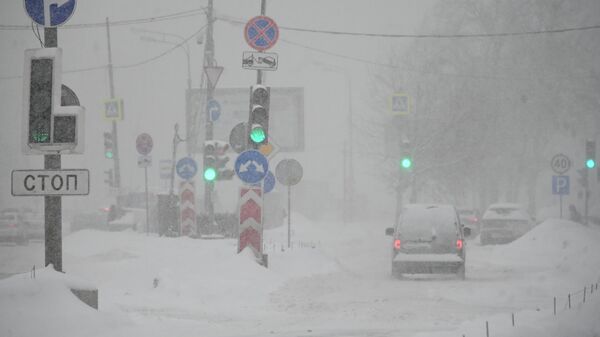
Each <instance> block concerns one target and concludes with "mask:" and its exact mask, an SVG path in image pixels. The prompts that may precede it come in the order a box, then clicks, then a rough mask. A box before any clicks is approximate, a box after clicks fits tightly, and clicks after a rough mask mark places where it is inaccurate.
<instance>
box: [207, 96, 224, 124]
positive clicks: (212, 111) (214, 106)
mask: <svg viewBox="0 0 600 337" xmlns="http://www.w3.org/2000/svg"><path fill="white" fill-rule="evenodd" d="M206 110H207V111H208V116H209V117H210V121H211V122H214V121H216V120H217V119H219V117H220V116H221V104H219V101H217V100H216V99H211V100H209V101H208V103H206Z"/></svg>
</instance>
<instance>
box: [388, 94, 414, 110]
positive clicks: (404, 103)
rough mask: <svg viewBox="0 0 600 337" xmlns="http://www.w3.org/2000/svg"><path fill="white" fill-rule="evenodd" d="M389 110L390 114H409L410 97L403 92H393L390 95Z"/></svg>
mask: <svg viewBox="0 0 600 337" xmlns="http://www.w3.org/2000/svg"><path fill="white" fill-rule="evenodd" d="M390 112H391V113H392V115H408V114H410V97H409V96H408V94H405V93H395V94H393V95H391V96H390Z"/></svg>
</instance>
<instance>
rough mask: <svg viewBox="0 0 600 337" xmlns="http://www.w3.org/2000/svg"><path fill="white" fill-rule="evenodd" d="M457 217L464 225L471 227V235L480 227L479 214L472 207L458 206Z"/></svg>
mask: <svg viewBox="0 0 600 337" xmlns="http://www.w3.org/2000/svg"><path fill="white" fill-rule="evenodd" d="M458 217H459V218H460V222H461V223H462V224H463V225H464V226H465V227H469V228H470V229H471V236H473V237H474V236H477V235H478V234H479V232H480V229H481V226H480V225H481V222H480V220H481V217H480V216H479V211H477V210H476V209H472V208H459V209H458Z"/></svg>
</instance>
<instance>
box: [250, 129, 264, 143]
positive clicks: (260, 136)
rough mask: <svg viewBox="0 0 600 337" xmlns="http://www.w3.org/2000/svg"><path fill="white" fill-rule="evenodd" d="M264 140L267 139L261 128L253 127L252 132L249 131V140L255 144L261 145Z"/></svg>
mask: <svg viewBox="0 0 600 337" xmlns="http://www.w3.org/2000/svg"><path fill="white" fill-rule="evenodd" d="M265 138H267V136H266V135H265V130H264V129H263V128H262V127H254V128H252V131H250V139H252V141H253V142H255V143H262V142H264V141H265Z"/></svg>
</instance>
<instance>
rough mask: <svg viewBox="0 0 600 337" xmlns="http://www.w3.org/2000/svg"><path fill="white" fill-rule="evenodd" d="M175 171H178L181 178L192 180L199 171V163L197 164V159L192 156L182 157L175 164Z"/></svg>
mask: <svg viewBox="0 0 600 337" xmlns="http://www.w3.org/2000/svg"><path fill="white" fill-rule="evenodd" d="M175 171H177V175H178V176H179V177H180V178H181V179H184V180H190V179H192V178H193V177H194V176H195V175H196V172H198V165H196V161H195V160H194V159H192V158H190V157H185V158H181V159H179V161H178V162H177V165H176V166H175Z"/></svg>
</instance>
